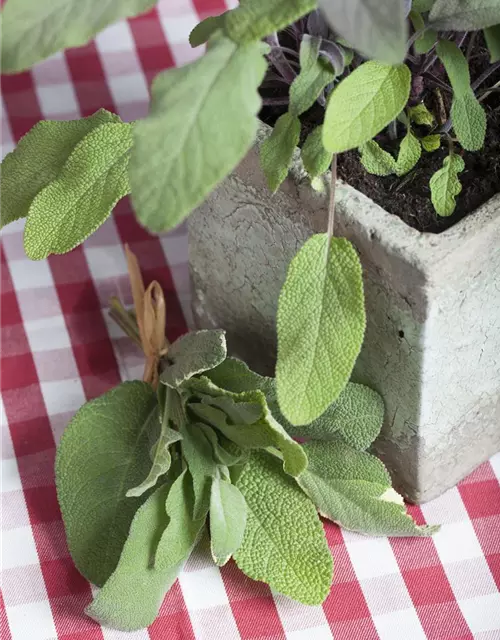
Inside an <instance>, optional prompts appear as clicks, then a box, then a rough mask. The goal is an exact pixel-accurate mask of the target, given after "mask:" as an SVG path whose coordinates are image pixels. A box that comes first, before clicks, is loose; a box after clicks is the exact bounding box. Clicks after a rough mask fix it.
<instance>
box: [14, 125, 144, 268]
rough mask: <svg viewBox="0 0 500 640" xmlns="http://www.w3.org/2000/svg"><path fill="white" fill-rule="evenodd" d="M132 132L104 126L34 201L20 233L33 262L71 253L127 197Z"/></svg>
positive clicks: (123, 127) (128, 127) (89, 136)
mask: <svg viewBox="0 0 500 640" xmlns="http://www.w3.org/2000/svg"><path fill="white" fill-rule="evenodd" d="M131 147H132V127H131V125H129V124H125V123H112V124H102V125H100V126H99V127H97V128H95V129H94V130H93V131H91V132H90V133H88V134H87V135H86V136H85V137H84V138H83V139H82V140H81V141H80V142H79V143H78V144H77V146H76V147H75V149H74V151H73V152H72V153H71V155H70V156H69V158H68V160H67V161H66V163H65V165H64V167H63V168H62V170H61V172H60V174H59V176H58V177H57V178H56V179H55V180H54V181H53V182H51V183H50V184H49V185H48V186H47V187H45V188H44V189H42V190H41V191H40V192H39V193H38V195H37V196H36V197H35V199H34V200H33V202H32V203H31V206H30V208H29V212H28V219H27V220H26V226H25V228H24V249H25V251H26V255H27V256H28V257H29V258H31V259H32V260H43V259H44V258H46V257H47V256H48V255H50V254H51V253H56V254H60V253H66V252H67V251H71V249H74V248H75V247H76V246H77V245H78V244H80V243H81V242H83V241H84V240H85V238H87V237H88V236H90V235H91V234H92V233H93V232H94V231H95V230H96V229H97V228H98V227H100V226H101V224H102V223H103V222H104V221H105V220H106V219H107V218H108V217H109V215H110V214H111V211H112V210H113V207H114V206H115V204H116V203H117V202H118V201H119V200H121V199H122V198H123V197H124V196H126V195H127V194H128V193H129V191H130V186H129V182H128V161H129V151H130V148H131Z"/></svg>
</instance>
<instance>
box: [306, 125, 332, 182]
mask: <svg viewBox="0 0 500 640" xmlns="http://www.w3.org/2000/svg"><path fill="white" fill-rule="evenodd" d="M300 154H301V157H302V162H303V163H304V169H305V170H306V171H307V173H308V174H309V176H310V177H311V178H312V179H314V178H316V177H318V176H320V175H322V174H323V173H325V171H327V170H328V168H329V167H330V164H331V162H332V156H333V154H332V152H331V151H327V150H326V149H325V147H324V146H323V125H320V126H319V127H315V128H314V129H313V130H312V131H311V133H310V134H309V135H308V136H307V138H306V141H305V142H304V144H303V146H302V149H301V151H300Z"/></svg>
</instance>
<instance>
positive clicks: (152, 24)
mask: <svg viewBox="0 0 500 640" xmlns="http://www.w3.org/2000/svg"><path fill="white" fill-rule="evenodd" d="M129 24H130V28H131V30H132V35H133V38H134V42H135V46H136V49H137V55H138V57H139V60H140V63H141V66H142V69H143V71H144V75H145V76H146V80H147V84H148V86H149V85H150V84H151V82H152V80H153V78H154V77H155V76H156V75H157V74H158V73H160V71H165V69H170V67H173V66H174V65H175V61H174V57H173V55H172V50H171V49H170V46H169V44H168V42H167V40H166V39H165V34H164V33H163V29H162V27H161V24H160V20H159V17H158V12H157V10H156V9H153V10H152V11H150V12H149V13H147V14H145V15H142V16H137V17H136V18H133V19H132V20H129Z"/></svg>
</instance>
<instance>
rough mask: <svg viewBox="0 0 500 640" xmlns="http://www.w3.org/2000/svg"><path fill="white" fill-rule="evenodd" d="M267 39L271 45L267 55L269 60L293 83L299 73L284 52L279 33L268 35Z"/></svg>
mask: <svg viewBox="0 0 500 640" xmlns="http://www.w3.org/2000/svg"><path fill="white" fill-rule="evenodd" d="M265 41H266V42H267V44H268V45H270V46H271V51H270V52H269V53H268V55H267V58H268V60H269V62H270V63H271V64H272V65H273V66H274V68H275V69H276V70H277V71H278V72H279V73H280V74H281V75H282V76H283V78H284V79H285V80H286V81H287V82H288V83H289V84H292V82H293V81H294V80H295V76H296V75H297V74H296V73H295V71H294V70H293V67H292V65H291V64H290V63H289V62H288V60H287V59H286V57H285V55H284V53H283V52H282V51H281V46H280V43H279V40H278V36H277V34H276V33H273V34H271V35H270V36H267V38H265Z"/></svg>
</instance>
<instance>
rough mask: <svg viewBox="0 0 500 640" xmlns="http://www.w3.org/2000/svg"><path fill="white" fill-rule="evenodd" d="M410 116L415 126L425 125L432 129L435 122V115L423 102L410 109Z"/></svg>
mask: <svg viewBox="0 0 500 640" xmlns="http://www.w3.org/2000/svg"><path fill="white" fill-rule="evenodd" d="M408 115H409V117H410V120H411V121H412V122H414V123H415V124H425V125H427V126H428V127H431V126H432V125H433V124H434V121H435V117H434V114H433V113H432V112H431V111H429V109H428V108H427V107H426V106H425V104H424V103H423V102H421V103H420V104H416V105H415V106H414V107H408Z"/></svg>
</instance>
